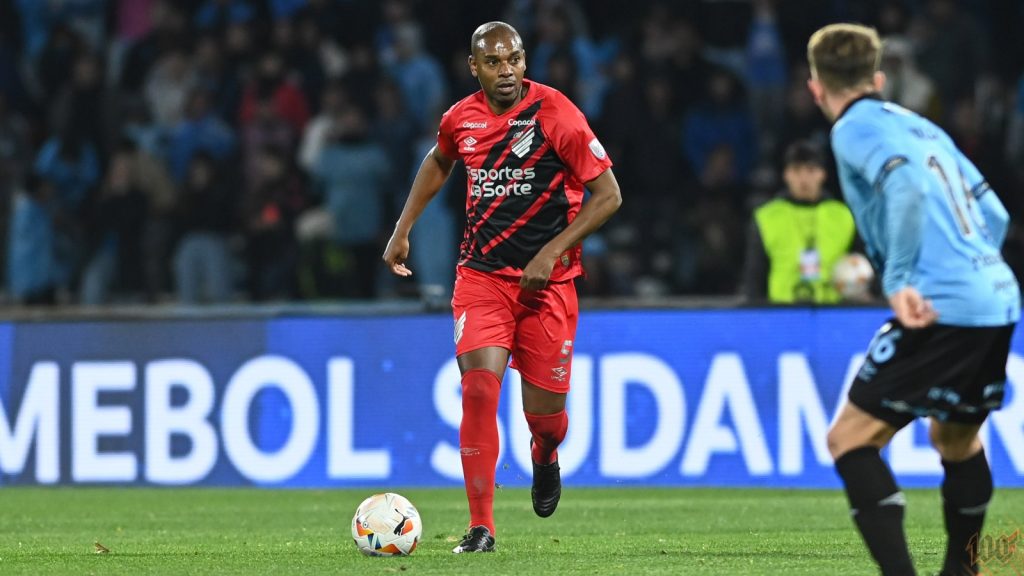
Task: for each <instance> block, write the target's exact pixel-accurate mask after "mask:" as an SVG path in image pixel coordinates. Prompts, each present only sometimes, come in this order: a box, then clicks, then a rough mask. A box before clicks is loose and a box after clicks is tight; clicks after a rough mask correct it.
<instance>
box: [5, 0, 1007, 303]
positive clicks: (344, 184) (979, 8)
mask: <svg viewBox="0 0 1024 576" xmlns="http://www.w3.org/2000/svg"><path fill="white" fill-rule="evenodd" d="M493 19H501V20H505V21H507V22H509V23H511V24H512V25H513V26H515V27H516V28H517V29H518V30H519V32H520V33H521V34H522V36H523V38H524V41H525V43H526V46H527V64H528V68H527V77H528V78H531V79H533V80H536V81H539V82H542V83H545V84H549V85H551V86H553V87H556V88H558V89H560V90H562V91H563V92H564V93H566V94H567V95H568V96H569V97H570V98H571V99H572V100H573V101H574V102H575V103H576V104H577V106H579V107H580V109H581V110H583V112H584V113H585V114H586V115H587V117H588V118H589V119H590V121H591V124H592V125H593V127H594V130H595V132H596V133H597V135H598V136H599V137H600V139H601V140H602V142H603V144H604V146H605V148H606V149H607V150H608V153H609V155H610V156H611V158H612V159H613V160H614V161H615V171H616V175H617V176H618V179H619V181H620V183H621V186H622V190H623V197H624V203H623V208H622V210H621V211H620V212H619V214H618V215H616V217H615V218H614V219H613V220H612V221H611V222H610V223H609V224H608V225H607V226H606V227H605V228H604V229H603V230H602V231H601V233H599V234H597V235H594V236H592V237H591V238H588V240H587V241H586V243H585V257H586V262H587V268H588V277H587V278H586V280H585V281H582V282H580V284H579V285H580V291H581V292H582V293H583V294H585V295H594V296H641V297H658V296H663V295H685V294H699V295H724V294H735V293H736V292H737V290H738V288H739V283H740V276H741V272H742V260H743V252H744V244H745V234H746V230H747V222H749V219H750V214H751V211H752V210H753V209H754V208H755V207H756V206H758V205H759V204H761V203H763V202H764V201H765V200H767V199H769V198H771V197H772V195H773V194H775V193H776V192H777V191H778V190H779V188H780V186H781V181H780V178H779V173H780V170H781V164H782V154H783V151H784V150H785V149H786V146H787V145H788V144H789V143H791V142H794V141H796V140H810V141H812V142H816V143H818V145H820V146H822V147H823V148H825V147H827V145H828V131H829V126H828V124H827V122H826V121H825V119H824V118H823V117H822V115H821V113H820V111H819V110H818V109H817V107H816V106H815V104H814V102H813V101H812V99H811V95H810V93H809V92H808V90H807V88H806V80H807V77H808V70H807V66H806V64H805V46H806V42H807V38H808V36H809V35H810V33H811V32H812V31H813V30H815V29H816V28H817V27H819V26H820V25H822V24H825V23H828V22H831V21H840V20H844V21H856V22H862V23H866V24H871V25H873V26H875V27H877V28H878V30H879V31H880V32H881V33H882V34H883V36H884V37H885V38H886V40H887V43H886V48H885V55H884V59H883V69H884V70H885V72H886V73H887V75H888V78H889V82H888V86H887V93H886V94H885V96H886V97H888V98H890V99H892V100H894V101H896V102H899V103H901V104H903V105H904V106H906V107H908V108H910V109H912V110H915V111H917V112H920V113H921V114H924V115H925V116H927V117H929V118H931V119H933V120H935V121H936V122H938V123H939V124H940V125H941V126H943V127H944V128H946V129H947V130H948V131H949V132H950V134H951V135H952V136H953V138H954V139H955V140H956V142H957V144H958V145H959V146H960V147H961V148H962V149H963V150H964V151H965V153H967V154H968V155H969V156H970V157H971V158H972V159H973V160H974V161H975V163H976V164H977V165H978V166H979V168H980V169H981V170H982V172H983V173H985V174H986V175H987V176H988V177H989V178H990V182H991V184H992V185H993V188H994V189H995V190H996V192H997V193H998V194H999V196H1000V197H1001V198H1002V200H1003V202H1004V203H1005V204H1006V206H1007V209H1008V210H1009V212H1010V214H1011V215H1013V216H1014V217H1015V218H1016V222H1015V226H1014V228H1013V229H1012V230H1011V232H1010V235H1009V238H1008V240H1007V246H1006V249H1005V253H1006V257H1007V259H1008V260H1009V261H1010V264H1011V266H1013V267H1014V268H1015V270H1017V272H1018V274H1020V272H1021V271H1024V230H1022V228H1021V217H1020V215H1021V214H1024V197H1022V195H1021V194H1020V192H1019V191H1020V190H1021V189H1022V188H1024V75H1022V70H1024V43H1022V42H1020V40H1019V37H1018V35H1019V30H1021V29H1022V28H1024V8H1022V5H1021V4H1020V3H1018V2H1016V1H1014V0H981V1H973V2H966V1H958V0H863V1H853V0H680V1H670V0H661V1H656V0H633V1H630V2H625V1H618V0H588V1H583V0H575V1H574V0H506V1H502V2H470V1H468V0H432V1H430V2H426V1H416V0H381V1H379V2H378V1H372V0H265V1H264V0H174V1H171V0H0V198H2V200H0V226H2V227H3V230H2V234H3V237H4V238H6V239H7V244H6V249H5V250H3V251H0V255H2V256H0V257H2V259H3V265H2V267H0V270H2V271H3V272H2V273H3V280H4V281H3V285H4V290H5V291H4V302H6V303H10V304H48V303H59V304H74V303H81V304H87V305H98V304H107V303H145V302H163V301H179V302H183V303H199V302H232V301H280V300H315V299H336V298H359V299H370V298H390V297H396V296H413V295H417V294H433V295H434V296H437V295H438V294H440V295H442V296H443V295H444V294H445V293H446V292H447V291H449V290H450V287H451V283H452V278H453V276H454V269H453V268H454V261H455V258H456V255H457V246H458V242H459V239H460V238H461V220H462V212H463V204H464V202H465V187H464V176H463V174H460V173H459V172H458V170H457V171H456V173H455V174H453V177H452V178H451V179H450V180H449V182H448V185H447V187H446V190H445V191H444V198H443V200H441V199H439V200H438V201H435V202H434V203H433V204H432V205H431V206H430V207H429V209H428V211H427V212H426V213H425V214H424V215H423V217H422V218H421V219H420V221H419V222H418V223H417V226H416V228H415V229H414V236H413V238H412V247H413V253H412V257H411V262H410V267H411V268H412V269H413V270H414V273H415V274H414V276H413V278H412V280H410V281H408V282H406V281H404V280H400V279H397V278H394V277H391V276H390V275H388V274H387V271H386V270H385V268H384V266H383V265H382V264H381V263H380V254H381V252H382V250H383V246H384V242H385V241H386V239H387V238H388V236H389V234H390V231H391V227H392V226H393V222H394V221H395V218H396V216H397V213H398V211H399V210H400V209H401V205H402V202H403V201H404V198H405V195H406V193H407V192H408V187H409V184H410V181H411V178H412V175H413V173H414V172H415V169H416V167H417V166H418V164H419V161H420V159H421V158H422V157H423V155H424V154H425V152H426V151H427V150H429V148H430V146H432V145H433V143H434V141H435V135H436V130H437V122H438V120H439V117H440V115H441V114H442V113H443V112H444V111H445V110H446V109H447V108H448V106H450V105H451V104H452V103H454V102H455V101H457V100H458V99H460V98H462V97H463V96H465V95H468V94H469V93H471V92H474V91H476V90H477V89H478V88H479V87H478V85H477V84H476V81H475V79H474V78H472V77H471V76H470V75H469V73H468V71H467V67H466V57H467V55H468V51H469V47H468V38H469V35H470V33H471V32H472V30H473V29H474V28H475V27H476V26H477V25H478V24H480V23H481V22H485V21H488V20H493ZM833 172H834V171H833ZM832 177H833V178H834V175H833V176H832ZM830 187H831V189H832V190H835V186H834V184H833V185H830Z"/></svg>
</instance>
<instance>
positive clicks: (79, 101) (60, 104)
mask: <svg viewBox="0 0 1024 576" xmlns="http://www.w3.org/2000/svg"><path fill="white" fill-rule="evenodd" d="M71 72H72V73H71V77H70V81H69V82H66V83H65V85H64V87H63V88H62V89H61V90H60V92H59V93H58V95H57V97H56V98H55V99H54V102H53V105H52V107H51V109H50V130H51V131H52V132H53V133H61V132H65V131H68V130H74V131H76V132H77V133H79V134H81V135H82V137H83V138H84V139H85V140H86V141H88V142H89V143H90V144H92V145H93V146H95V147H96V149H97V150H99V151H103V150H104V148H105V146H104V145H105V142H104V141H103V134H104V132H105V130H104V128H105V121H104V113H105V112H106V110H107V106H108V100H107V98H106V97H105V96H106V95H105V93H104V90H103V86H102V84H101V80H102V74H101V72H100V62H99V60H98V59H97V58H96V56H94V55H93V54H92V53H88V52H87V53H83V54H80V55H79V56H78V57H77V58H76V59H75V62H74V65H73V66H72V70H71ZM85 111H88V113H85Z"/></svg>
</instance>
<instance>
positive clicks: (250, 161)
mask: <svg viewBox="0 0 1024 576" xmlns="http://www.w3.org/2000/svg"><path fill="white" fill-rule="evenodd" d="M240 132H241V137H242V169H243V170H244V183H245V191H246V194H247V195H251V194H253V193H254V192H255V191H256V188H258V187H259V185H260V182H261V180H262V179H264V178H265V177H266V175H265V174H264V172H265V167H264V164H266V161H267V159H266V153H265V151H266V150H267V149H271V148H272V149H275V150H281V151H283V152H286V153H288V154H289V155H290V154H291V151H292V150H294V149H295V146H296V143H297V142H298V137H299V134H300V133H299V132H297V131H296V130H295V128H294V126H292V125H291V124H289V123H288V121H287V120H285V119H284V118H282V117H281V116H280V115H279V114H278V113H277V110H276V109H275V107H274V103H273V102H272V101H271V100H270V98H269V97H263V98H260V99H258V100H257V101H256V103H255V109H254V113H253V115H252V116H251V117H250V118H249V119H248V120H247V121H246V122H244V123H243V124H242V126H241V128H240Z"/></svg>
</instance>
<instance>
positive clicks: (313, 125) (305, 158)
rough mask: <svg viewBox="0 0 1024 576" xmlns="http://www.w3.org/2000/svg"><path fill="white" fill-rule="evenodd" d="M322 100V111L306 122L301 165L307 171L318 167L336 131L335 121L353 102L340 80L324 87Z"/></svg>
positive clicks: (300, 151) (301, 150)
mask: <svg viewBox="0 0 1024 576" xmlns="http://www.w3.org/2000/svg"><path fill="white" fill-rule="evenodd" d="M320 102H321V103H322V106H321V108H320V113H319V114H317V115H316V116H315V117H314V118H313V119H312V120H311V121H310V122H309V123H308V124H306V130H305V132H303V134H302V144H301V146H300V148H299V157H298V158H299V166H301V167H302V169H303V170H305V171H306V172H312V171H313V169H314V168H315V167H316V164H317V162H318V161H319V160H320V154H321V153H322V152H323V149H324V146H326V145H327V142H328V140H329V139H330V138H331V137H332V135H333V134H334V133H335V128H334V123H335V121H336V120H337V118H338V117H339V116H340V113H341V111H342V110H343V109H344V108H346V107H348V106H350V105H351V103H352V102H351V98H350V96H349V93H348V91H346V90H345V88H344V87H343V86H342V85H341V83H338V82H335V83H332V84H329V85H328V86H327V87H326V88H324V92H323V95H321V97H320Z"/></svg>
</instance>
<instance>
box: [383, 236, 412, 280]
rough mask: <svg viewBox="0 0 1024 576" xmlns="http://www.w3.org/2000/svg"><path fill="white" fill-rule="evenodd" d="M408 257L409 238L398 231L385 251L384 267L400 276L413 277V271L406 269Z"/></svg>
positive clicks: (389, 241)
mask: <svg viewBox="0 0 1024 576" xmlns="http://www.w3.org/2000/svg"><path fill="white" fill-rule="evenodd" d="M408 257H409V237H408V236H407V235H405V234H399V233H398V231H397V230H396V231H395V233H394V234H392V235H391V239H390V240H388V247H387V248H385V249H384V265H386V266H387V267H388V268H390V269H391V272H393V273H394V274H396V275H398V276H412V270H409V269H408V268H406V267H405V260H406V259H407V258H408Z"/></svg>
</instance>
